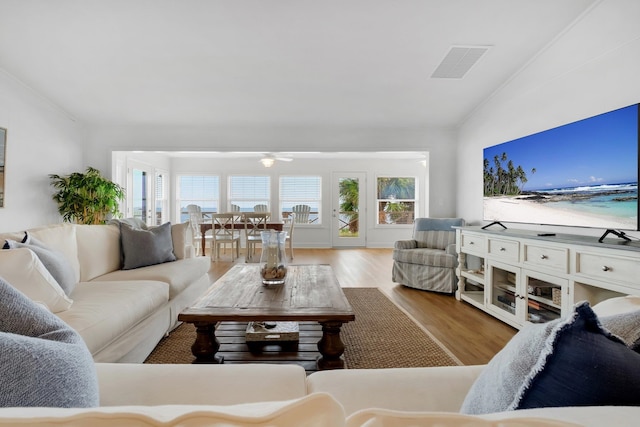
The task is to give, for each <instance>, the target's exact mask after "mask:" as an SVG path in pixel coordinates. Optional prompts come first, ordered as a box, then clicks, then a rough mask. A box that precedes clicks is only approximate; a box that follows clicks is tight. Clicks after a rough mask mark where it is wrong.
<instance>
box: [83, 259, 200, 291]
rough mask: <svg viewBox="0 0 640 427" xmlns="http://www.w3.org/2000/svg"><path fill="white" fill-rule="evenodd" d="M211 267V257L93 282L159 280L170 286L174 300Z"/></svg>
mask: <svg viewBox="0 0 640 427" xmlns="http://www.w3.org/2000/svg"><path fill="white" fill-rule="evenodd" d="M210 267H211V259H210V258H209V257H195V258H187V259H179V260H176V261H172V262H166V263H164V264H157V265H150V266H147V267H141V268H136V269H133V270H117V271H113V272H111V273H108V274H105V275H103V276H100V277H96V278H95V279H93V281H94V282H96V281H100V282H102V281H127V280H134V281H135V280H157V281H160V282H165V283H168V284H169V286H170V290H169V298H170V299H173V298H174V297H175V296H176V295H178V294H179V293H180V292H182V291H183V290H184V289H185V288H187V286H189V285H191V284H192V283H193V282H195V281H196V280H197V279H199V278H200V277H202V276H203V275H204V274H206V273H207V272H208V271H209V268H210Z"/></svg>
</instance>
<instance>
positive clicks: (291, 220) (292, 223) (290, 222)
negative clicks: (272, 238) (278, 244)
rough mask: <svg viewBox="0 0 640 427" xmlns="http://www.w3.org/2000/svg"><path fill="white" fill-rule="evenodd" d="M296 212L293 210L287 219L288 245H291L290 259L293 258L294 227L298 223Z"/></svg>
mask: <svg viewBox="0 0 640 427" xmlns="http://www.w3.org/2000/svg"><path fill="white" fill-rule="evenodd" d="M295 217H296V214H295V213H293V212H291V213H290V214H289V216H288V217H287V219H286V223H287V224H288V225H289V229H288V230H287V238H286V242H287V246H289V259H291V260H293V227H294V226H295V224H296V221H295V219H296V218H295Z"/></svg>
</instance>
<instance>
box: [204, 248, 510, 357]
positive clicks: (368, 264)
mask: <svg viewBox="0 0 640 427" xmlns="http://www.w3.org/2000/svg"><path fill="white" fill-rule="evenodd" d="M244 262H245V259H244V256H243V255H241V256H240V258H239V259H236V260H235V263H244ZM291 263H292V264H329V265H331V266H332V267H333V270H334V271H335V274H336V276H337V278H338V281H339V282H340V284H341V285H342V287H345V288H346V287H377V288H379V289H380V290H381V291H382V292H384V293H385V294H386V295H387V296H388V297H389V298H390V299H391V300H392V301H394V302H395V303H396V304H397V305H398V306H400V307H401V308H402V309H404V310H405V311H406V312H407V313H408V314H409V315H410V316H412V317H413V318H414V319H415V320H416V321H417V322H418V323H419V324H420V325H422V326H423V327H424V328H426V329H427V330H429V331H430V332H431V333H432V334H433V335H434V336H435V337H436V338H437V339H438V340H439V341H440V342H441V343H442V344H444V345H445V346H446V347H447V348H448V349H449V350H450V351H451V352H453V354H455V355H456V356H457V357H458V359H460V360H461V361H462V363H464V364H465V365H475V364H484V363H487V362H488V361H489V360H490V359H491V358H492V357H493V356H494V355H495V354H496V353H497V352H498V351H500V349H502V347H503V346H504V345H505V344H506V343H507V341H509V340H510V339H511V337H512V336H513V335H514V334H515V333H516V332H517V330H516V329H514V328H512V327H510V326H508V325H506V324H504V323H502V322H500V321H498V320H496V319H494V318H493V317H491V316H489V315H488V314H486V313H484V312H482V311H481V310H478V309H477V308H475V307H472V306H471V305H469V304H467V303H465V302H462V301H457V300H456V298H455V297H454V296H452V295H443V294H439V293H435V292H426V291H421V290H417V289H412V288H408V287H406V286H402V285H399V284H397V283H393V282H392V281H391V266H392V260H391V249H295V259H294V260H293V261H292V262H291ZM233 265H234V262H231V257H230V255H229V253H228V252H227V255H226V256H225V255H223V256H222V258H221V260H218V261H215V262H213V263H212V267H211V270H210V273H209V274H210V276H211V279H212V281H215V280H216V279H218V278H219V277H220V276H222V275H223V274H224V273H225V272H226V271H227V270H228V269H229V268H231V266H233Z"/></svg>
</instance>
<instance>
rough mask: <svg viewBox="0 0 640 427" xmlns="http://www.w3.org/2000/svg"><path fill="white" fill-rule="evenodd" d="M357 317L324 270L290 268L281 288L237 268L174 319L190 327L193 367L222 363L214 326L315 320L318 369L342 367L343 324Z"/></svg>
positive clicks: (253, 270)
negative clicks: (193, 337)
mask: <svg viewBox="0 0 640 427" xmlns="http://www.w3.org/2000/svg"><path fill="white" fill-rule="evenodd" d="M355 318H356V316H355V313H354V312H353V309H352V308H351V305H350V304H349V301H347V298H346V297H345V295H344V293H343V292H342V288H341V287H340V283H338V280H337V279H336V277H335V274H334V273H333V270H332V269H331V267H330V266H329V265H290V266H288V271H287V277H286V281H285V283H284V284H283V285H269V286H265V285H263V284H262V280H261V278H260V265H259V264H244V265H243V264H237V265H235V266H234V267H232V268H231V269H230V270H229V271H228V272H227V273H226V274H225V275H224V276H222V277H221V278H220V279H219V280H218V281H216V282H215V283H214V284H213V285H211V287H210V288H209V289H208V290H207V292H206V293H205V294H204V295H203V296H202V297H200V298H199V299H198V300H197V301H196V302H195V303H194V304H193V305H192V306H191V307H187V308H186V309H185V310H184V311H182V313H180V314H179V315H178V320H181V321H183V322H186V323H193V324H194V325H195V327H196V340H195V343H194V344H193V346H191V352H192V353H193V355H194V356H195V357H196V360H195V362H194V363H223V362H224V359H223V357H221V356H220V355H217V354H216V352H217V351H218V349H219V348H220V342H219V341H218V339H217V338H216V334H215V326H216V324H217V323H218V322H223V321H232V322H251V321H266V320H271V321H296V322H301V321H316V322H319V323H320V324H321V325H322V338H321V339H320V341H318V351H319V352H320V357H319V358H318V361H317V365H318V369H336V368H344V360H343V359H342V353H344V344H343V342H342V340H341V339H340V328H341V327H342V324H343V323H346V322H350V321H352V320H355Z"/></svg>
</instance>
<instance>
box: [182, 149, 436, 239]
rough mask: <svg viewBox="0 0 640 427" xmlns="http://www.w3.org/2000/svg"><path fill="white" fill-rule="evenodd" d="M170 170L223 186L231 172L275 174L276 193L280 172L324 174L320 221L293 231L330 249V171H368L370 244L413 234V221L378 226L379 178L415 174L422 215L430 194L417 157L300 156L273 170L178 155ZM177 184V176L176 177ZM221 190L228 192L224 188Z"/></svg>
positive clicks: (366, 218)
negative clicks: (209, 178) (212, 178)
mask: <svg viewBox="0 0 640 427" xmlns="http://www.w3.org/2000/svg"><path fill="white" fill-rule="evenodd" d="M172 163H173V164H172V168H171V170H172V174H173V175H174V177H175V176H177V175H178V174H180V173H189V174H193V173H208V174H216V175H219V176H220V182H221V183H222V185H223V186H224V185H225V184H224V183H226V182H227V177H228V176H229V175H231V174H259V175H268V176H270V177H271V183H272V186H271V187H272V191H273V192H275V191H277V185H276V184H277V181H278V179H279V177H280V175H302V174H304V175H315V174H317V175H319V176H321V177H322V200H323V201H322V211H321V218H322V224H321V225H310V226H299V227H296V230H295V242H296V246H298V247H307V248H310V247H314V248H326V247H331V246H332V243H331V237H332V234H331V233H332V229H331V225H332V224H331V214H332V211H331V209H332V195H333V194H335V193H333V192H332V185H331V184H332V174H333V172H364V173H365V174H366V180H367V182H366V194H365V195H366V202H367V206H368V209H367V211H366V213H365V214H364V215H362V217H363V218H364V221H365V222H364V224H365V227H364V228H362V230H363V231H365V233H366V236H367V242H366V244H367V247H392V246H393V243H394V242H395V240H397V239H399V238H409V237H410V236H411V232H412V227H413V226H412V225H392V226H383V227H380V226H378V225H376V211H375V197H376V177H377V176H378V175H380V176H389V175H391V176H398V175H399V176H416V177H417V178H418V181H419V183H420V185H419V192H420V197H419V199H420V200H419V206H418V210H419V213H420V214H421V215H424V212H425V210H426V209H427V208H426V206H427V204H428V203H427V200H426V198H425V197H424V195H425V194H427V191H426V188H425V185H424V184H425V183H426V182H427V181H428V174H427V168H425V167H424V166H422V165H421V164H420V163H419V162H418V161H417V160H406V159H402V160H401V159H395V160H394V159H392V160H389V159H355V158H354V159H331V160H328V159H323V160H314V159H296V160H294V161H292V162H276V163H275V164H274V166H272V167H271V168H265V167H263V166H262V165H261V164H260V163H259V162H258V160H257V159H255V158H254V159H224V160H220V159H215V158H201V159H184V158H176V159H174V160H173V162H172ZM174 183H175V179H174ZM222 191H223V192H224V193H226V188H223V189H222ZM174 197H175V185H173V186H172V198H174ZM271 200H272V203H277V194H272V195H271ZM271 211H272V212H274V213H275V212H278V206H277V205H272V206H271ZM176 216H177V215H176V212H172V220H173V221H175V219H176Z"/></svg>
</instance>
